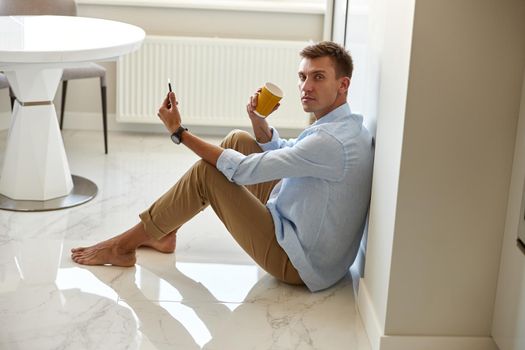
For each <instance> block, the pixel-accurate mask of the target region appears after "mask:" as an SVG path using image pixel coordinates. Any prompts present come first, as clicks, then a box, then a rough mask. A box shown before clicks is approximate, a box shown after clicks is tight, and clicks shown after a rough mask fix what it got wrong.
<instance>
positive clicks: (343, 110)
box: [312, 103, 352, 126]
mask: <svg viewBox="0 0 525 350" xmlns="http://www.w3.org/2000/svg"><path fill="white" fill-rule="evenodd" d="M350 115H352V111H351V110H350V105H349V104H348V103H344V104H342V105H340V106H339V107H337V108H336V109H334V110H333V111H331V112H329V113H328V114H325V115H324V116H323V117H321V119H319V120H316V121H315V123H313V124H312V126H314V125H320V124H324V123H330V122H333V121H336V120H338V119H341V118H343V117H349V116H350Z"/></svg>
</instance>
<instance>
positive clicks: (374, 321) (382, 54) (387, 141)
mask: <svg viewBox="0 0 525 350" xmlns="http://www.w3.org/2000/svg"><path fill="white" fill-rule="evenodd" d="M413 11H414V0H403V1H397V2H396V3H395V4H394V3H392V2H391V1H388V0H370V2H369V16H368V23H369V27H368V33H369V53H370V57H371V62H376V64H375V65H374V67H375V71H372V72H373V73H374V74H372V75H371V76H375V77H376V79H377V80H375V81H374V82H373V83H374V84H377V86H378V89H377V90H376V91H375V93H374V92H372V93H371V94H370V95H369V96H368V99H369V101H370V103H371V104H372V105H373V104H375V105H377V107H376V110H377V133H376V153H375V160H374V175H373V176H374V178H373V184H372V199H371V206H370V221H369V228H368V244H367V252H366V265H365V277H364V279H362V280H361V282H360V287H359V294H358V306H359V309H360V312H361V316H362V317H363V321H364V323H365V326H366V330H367V332H368V335H369V339H370V341H371V343H372V348H373V349H379V348H378V346H379V341H380V338H381V336H382V335H383V334H384V329H385V327H386V324H385V322H386V311H387V298H388V292H389V284H390V283H389V279H390V264H391V256H392V245H393V239H394V225H395V216H396V206H397V192H398V181H399V168H400V161H401V150H402V139H403V125H404V118H405V105H406V98H407V89H408V71H409V64H410V48H411V39H412V35H411V33H412V22H413ZM387 14H388V17H387Z"/></svg>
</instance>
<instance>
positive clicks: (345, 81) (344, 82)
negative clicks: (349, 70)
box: [339, 77, 350, 93]
mask: <svg viewBox="0 0 525 350" xmlns="http://www.w3.org/2000/svg"><path fill="white" fill-rule="evenodd" d="M340 79H341V80H340V81H341V83H340V84H341V85H340V86H339V89H340V90H341V92H343V93H345V92H348V88H349V87H350V78H349V77H342V78H340Z"/></svg>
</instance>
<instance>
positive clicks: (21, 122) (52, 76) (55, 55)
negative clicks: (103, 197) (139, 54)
mask: <svg viewBox="0 0 525 350" xmlns="http://www.w3.org/2000/svg"><path fill="white" fill-rule="evenodd" d="M144 37H145V33H144V31H143V30H142V29H141V28H139V27H136V26H133V25H130V24H126V23H121V22H115V21H108V20H103V19H97V18H84V17H66V16H0V71H3V72H4V73H5V74H6V76H7V79H8V81H9V84H10V85H11V88H12V90H13V92H14V94H15V96H16V102H15V105H14V108H13V116H12V120H11V125H10V128H9V134H8V139H7V148H6V151H5V157H4V163H3V168H2V173H1V175H0V209H9V210H23V211H36V210H53V209H59V208H64V207H71V206H74V205H78V204H81V203H84V202H86V201H88V200H90V199H91V198H93V197H94V196H95V195H96V193H97V187H96V185H95V184H94V183H93V182H91V181H89V180H88V179H85V178H83V177H80V176H72V175H71V172H70V170H69V164H68V161H67V157H66V153H65V150H64V143H63V141H62V136H61V134H60V130H59V127H58V122H57V116H56V111H55V106H54V105H53V98H54V96H55V94H56V90H57V88H58V84H59V82H60V79H61V77H62V69H63V68H64V67H67V66H71V65H74V66H78V65H79V63H80V64H82V63H86V64H87V63H89V62H93V61H111V60H116V59H117V58H118V57H120V56H122V55H125V54H127V53H130V52H132V51H134V50H136V49H138V48H139V47H140V45H141V44H142V41H143V40H144Z"/></svg>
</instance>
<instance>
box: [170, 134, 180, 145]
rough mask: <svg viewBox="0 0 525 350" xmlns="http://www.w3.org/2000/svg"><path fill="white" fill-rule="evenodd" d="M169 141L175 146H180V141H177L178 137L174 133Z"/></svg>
mask: <svg viewBox="0 0 525 350" xmlns="http://www.w3.org/2000/svg"><path fill="white" fill-rule="evenodd" d="M171 141H173V142H174V143H176V144H177V145H178V144H180V139H179V137H178V136H177V135H176V133H173V134H171Z"/></svg>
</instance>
